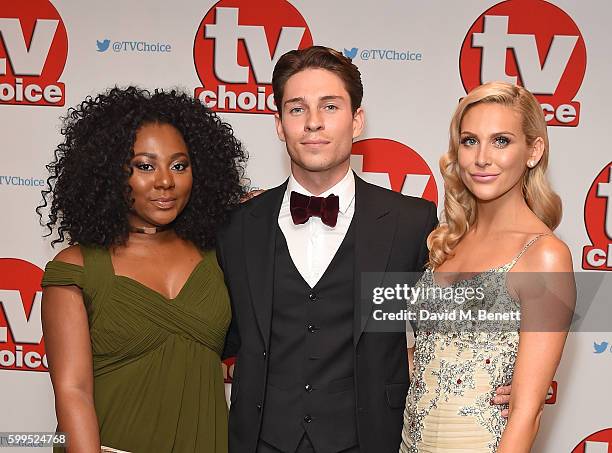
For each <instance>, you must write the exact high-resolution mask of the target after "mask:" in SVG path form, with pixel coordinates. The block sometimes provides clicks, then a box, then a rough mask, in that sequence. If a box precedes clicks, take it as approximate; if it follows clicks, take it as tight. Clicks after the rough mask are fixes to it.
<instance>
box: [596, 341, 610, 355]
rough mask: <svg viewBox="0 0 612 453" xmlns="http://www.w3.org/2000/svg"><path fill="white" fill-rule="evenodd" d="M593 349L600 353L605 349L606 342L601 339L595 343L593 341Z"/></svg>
mask: <svg viewBox="0 0 612 453" xmlns="http://www.w3.org/2000/svg"><path fill="white" fill-rule="evenodd" d="M593 349H595V354H601V353H602V352H604V351H605V350H606V349H608V342H607V341H602V342H601V343H599V344H597V343H596V342H593Z"/></svg>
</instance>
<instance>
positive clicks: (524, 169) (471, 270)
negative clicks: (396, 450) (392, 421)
mask: <svg viewBox="0 0 612 453" xmlns="http://www.w3.org/2000/svg"><path fill="white" fill-rule="evenodd" d="M548 159H549V144H548V136H547V132H546V123H545V121H544V117H543V113H542V109H541V107H540V105H539V103H538V102H537V100H536V99H535V98H534V96H533V95H532V94H531V93H529V92H528V91H527V90H525V89H524V88H521V87H518V86H514V85H510V84H507V83H501V82H493V83H487V84H484V85H482V86H480V87H477V88H476V89H474V90H473V91H472V92H471V93H469V94H468V95H467V96H466V97H465V98H463V99H462V100H461V102H460V103H459V105H458V107H457V109H456V111H455V113H454V115H453V118H452V121H451V126H450V143H449V149H448V152H447V153H446V154H445V155H444V156H443V157H442V158H441V160H440V170H441V172H442V175H443V178H444V187H445V191H446V193H445V203H444V215H443V222H442V223H441V224H440V226H439V227H438V228H437V229H435V230H434V231H433V232H432V233H431V234H430V236H429V238H428V247H429V250H430V254H429V268H428V270H427V271H426V273H425V274H424V275H423V277H422V279H421V282H420V284H421V285H422V286H426V287H433V288H442V289H447V288H453V290H455V291H458V289H460V288H466V287H471V288H472V289H473V290H478V288H480V289H479V291H482V295H483V298H481V299H479V298H478V297H476V298H475V299H474V300H472V301H471V302H466V303H464V304H463V305H462V309H463V310H464V311H466V310H470V312H471V313H472V314H473V312H474V311H476V312H477V311H478V310H479V309H483V308H484V309H487V310H489V311H495V312H506V313H508V314H509V315H511V314H512V313H518V314H517V315H515V317H514V319H510V320H508V322H503V321H501V320H497V321H496V323H492V324H491V325H492V326H493V327H494V328H493V329H491V328H490V327H491V325H489V328H488V329H487V328H486V326H485V325H484V323H481V324H479V327H478V328H476V329H471V330H466V329H465V328H464V327H465V326H466V325H467V324H464V325H463V326H460V327H458V328H457V321H452V320H447V321H438V322H436V323H430V324H429V325H428V324H427V323H425V324H421V325H419V327H418V329H417V333H416V344H415V350H414V351H413V354H414V355H413V357H414V358H413V360H412V363H411V370H414V371H413V373H414V378H413V380H412V384H411V386H410V390H409V393H408V396H407V399H406V410H405V412H404V429H403V432H402V439H403V440H402V444H401V446H400V451H401V452H402V453H408V452H409V453H414V452H446V451H449V452H450V451H470V452H483V453H489V452H499V453H508V452H529V451H530V449H531V446H532V444H533V442H534V440H535V437H536V434H537V431H538V427H539V423H540V417H541V413H542V408H543V405H544V400H545V397H546V393H547V390H548V388H549V386H550V383H551V381H552V379H553V377H554V374H555V370H556V369H557V365H558V364H559V360H560V358H561V353H562V351H563V346H564V344H565V339H566V335H567V330H566V329H567V327H568V323H569V319H570V318H571V311H572V309H573V304H574V302H575V286H574V279H573V274H572V259H571V255H570V252H569V250H568V248H567V246H566V245H565V244H564V243H563V242H562V241H561V240H560V239H558V238H557V237H555V236H554V234H553V233H552V232H553V230H554V229H555V228H556V227H557V225H558V224H559V222H560V220H561V201H560V199H559V197H558V196H557V195H556V194H555V193H554V192H553V190H552V189H551V187H550V185H549V183H548V181H547V179H546V175H545V174H546V167H547V165H548ZM456 294H458V293H456ZM421 303H426V302H425V301H423V300H422V301H421ZM451 303H452V302H451ZM439 307H440V305H438V308H439ZM543 313H546V314H547V315H550V316H546V317H545V316H542V314H543ZM521 314H522V315H523V316H522V317H521ZM453 322H455V325H454V327H455V328H453V325H452V324H453ZM410 355H411V356H412V354H410ZM510 381H512V393H511V397H510V406H509V417H508V419H507V420H506V419H504V418H503V417H502V415H501V413H500V411H499V410H498V409H497V408H495V407H493V406H491V404H490V403H491V400H492V398H493V397H494V396H495V389H496V388H497V387H499V386H501V385H508V384H509V383H510Z"/></svg>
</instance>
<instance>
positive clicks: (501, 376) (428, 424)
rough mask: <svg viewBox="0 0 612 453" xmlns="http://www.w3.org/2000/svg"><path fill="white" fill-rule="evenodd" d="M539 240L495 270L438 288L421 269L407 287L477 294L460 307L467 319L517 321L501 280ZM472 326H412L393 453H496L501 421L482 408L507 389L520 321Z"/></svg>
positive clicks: (494, 411)
mask: <svg viewBox="0 0 612 453" xmlns="http://www.w3.org/2000/svg"><path fill="white" fill-rule="evenodd" d="M541 236H543V235H539V236H536V237H535V238H534V239H532V240H531V241H529V242H528V243H527V244H526V245H525V246H524V248H523V249H522V250H521V252H520V253H519V254H518V255H517V256H516V257H515V258H514V259H513V260H512V261H511V262H510V263H507V264H505V265H503V266H500V267H496V268H493V269H490V270H488V271H485V272H480V273H478V274H476V275H474V276H473V277H472V278H469V279H464V280H459V281H457V282H455V283H454V284H452V285H450V286H444V287H440V286H439V285H438V284H437V283H436V280H435V278H434V272H433V271H432V270H431V269H428V270H427V271H426V272H425V273H424V274H423V276H422V277H421V280H420V281H419V282H418V283H417V284H416V285H415V286H416V287H419V286H422V287H428V288H452V289H455V288H458V287H463V288H470V287H471V288H474V289H476V288H478V289H482V290H483V294H484V297H483V299H482V300H473V301H471V302H466V303H464V304H463V305H462V308H461V309H462V310H464V311H466V312H467V311H471V312H474V313H476V312H478V310H480V309H484V310H486V311H488V312H489V313H511V312H515V313H520V311H521V307H520V303H519V301H518V300H516V299H514V298H513V297H512V296H511V295H510V294H509V293H508V290H507V287H506V275H507V274H508V272H509V271H510V270H511V269H512V268H513V267H514V265H515V264H516V262H517V261H518V260H519V258H520V257H521V256H522V255H523V254H524V253H525V252H526V251H527V249H528V248H529V247H530V246H531V245H532V244H533V243H534V242H535V241H536V240H537V239H539V238H540V237H541ZM419 303H421V304H424V305H422V307H423V308H425V309H427V310H429V311H433V312H441V311H442V310H443V309H445V308H448V303H449V302H444V303H442V304H440V303H439V302H438V303H437V304H436V303H432V302H431V301H430V300H429V301H427V300H423V299H422V298H421V300H420V301H419ZM452 303H454V302H451V304H452ZM436 305H437V306H436ZM459 325H460V326H462V327H458V326H459ZM475 326H476V324H472V325H471V326H470V324H467V323H463V324H457V321H453V320H435V321H429V322H425V323H421V324H420V325H419V327H418V329H417V332H416V344H415V352H414V375H413V377H412V379H411V384H410V388H409V390H408V395H407V396H406V409H405V411H404V428H403V430H402V443H401V445H400V449H399V451H400V453H494V452H495V451H497V448H498V446H499V442H500V440H501V437H502V434H503V431H504V428H505V427H506V419H504V418H503V417H502V415H501V410H502V408H501V407H500V406H495V405H491V404H490V401H491V399H492V398H493V397H494V396H495V390H496V389H497V388H498V387H500V386H502V385H508V384H509V383H510V382H511V381H512V375H513V373H514V364H515V362H516V357H517V353H518V344H519V331H520V320H513V321H499V322H497V323H496V322H492V323H489V324H488V325H487V326H486V327H485V325H484V324H479V325H478V327H475ZM463 327H470V328H469V329H467V330H463Z"/></svg>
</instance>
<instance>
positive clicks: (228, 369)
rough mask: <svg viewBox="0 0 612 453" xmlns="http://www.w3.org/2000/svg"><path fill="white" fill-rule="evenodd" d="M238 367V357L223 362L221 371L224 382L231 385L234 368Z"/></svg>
mask: <svg viewBox="0 0 612 453" xmlns="http://www.w3.org/2000/svg"><path fill="white" fill-rule="evenodd" d="M235 365H236V357H228V358H227V359H225V360H223V361H222V362H221V370H222V371H223V381H224V382H225V383H226V384H231V383H232V381H233V379H234V368H235Z"/></svg>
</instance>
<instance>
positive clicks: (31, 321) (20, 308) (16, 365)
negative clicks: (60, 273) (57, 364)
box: [0, 258, 47, 371]
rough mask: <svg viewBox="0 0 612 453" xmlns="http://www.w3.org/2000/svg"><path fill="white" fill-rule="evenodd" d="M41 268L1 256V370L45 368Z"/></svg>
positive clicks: (35, 369)
mask: <svg viewBox="0 0 612 453" xmlns="http://www.w3.org/2000/svg"><path fill="white" fill-rule="evenodd" d="M42 275H43V271H42V270H41V269H40V268H38V267H37V266H35V265H33V264H32V263H29V262H27V261H23V260H20V259H16V258H0V370H21V371H47V356H46V355H45V345H44V341H43V338H42V324H41V321H40V303H41V297H42V289H41V287H40V282H41V280H42Z"/></svg>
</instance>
